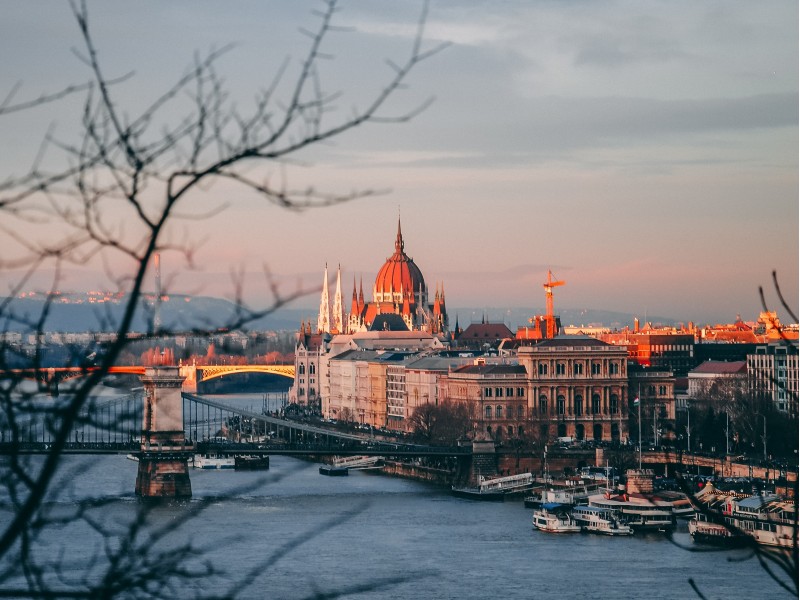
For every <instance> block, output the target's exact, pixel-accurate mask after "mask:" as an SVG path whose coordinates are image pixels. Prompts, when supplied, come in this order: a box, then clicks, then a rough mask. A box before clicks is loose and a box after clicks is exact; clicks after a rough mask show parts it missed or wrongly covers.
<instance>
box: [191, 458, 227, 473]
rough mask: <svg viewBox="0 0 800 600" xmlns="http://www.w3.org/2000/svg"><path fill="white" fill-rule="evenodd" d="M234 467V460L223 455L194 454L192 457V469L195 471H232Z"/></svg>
mask: <svg viewBox="0 0 800 600" xmlns="http://www.w3.org/2000/svg"><path fill="white" fill-rule="evenodd" d="M235 466H236V461H235V459H234V458H233V457H232V456H225V455H223V454H195V455H194V457H192V467H194V468H195V469H206V470H212V469H233V468H234V467H235Z"/></svg>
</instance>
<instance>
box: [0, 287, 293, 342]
mask: <svg viewBox="0 0 800 600" xmlns="http://www.w3.org/2000/svg"><path fill="white" fill-rule="evenodd" d="M11 306H12V309H11V310H13V313H14V314H15V315H17V316H20V317H22V318H23V320H28V321H33V322H35V321H36V320H37V319H38V317H39V315H40V314H41V312H42V310H43V308H44V306H45V300H44V298H43V297H41V296H39V297H34V298H15V299H14V301H13V304H12V305H11ZM124 308H125V303H124V298H113V299H108V300H103V301H98V300H97V299H93V301H92V302H90V301H89V299H88V298H87V297H84V296H83V295H80V294H68V295H64V296H62V297H60V298H59V299H57V300H56V301H54V302H53V303H52V304H51V305H50V308H49V314H48V316H47V320H46V322H45V324H44V327H43V329H44V331H47V332H62V333H80V332H86V331H95V332H112V331H115V330H116V326H117V324H118V323H119V322H120V319H121V317H122V314H123V310H124ZM308 314H309V311H308V310H292V309H284V310H281V311H280V312H276V313H275V314H272V315H268V316H266V317H263V318H261V319H257V320H255V321H253V322H252V324H251V325H250V326H249V327H248V329H254V330H268V331H279V330H286V329H298V328H299V325H300V320H301V319H302V318H306V319H307V318H308ZM235 315H236V306H235V305H234V304H233V303H232V302H230V301H228V300H223V299H220V298H210V297H205V296H182V295H177V296H175V295H173V296H170V297H169V300H168V301H163V302H162V303H161V323H162V326H163V327H164V329H170V330H191V329H206V330H214V329H218V328H220V327H223V326H224V325H226V324H227V323H229V322H230V321H231V320H233V319H234V318H235ZM152 320H153V308H152V299H151V298H143V299H142V300H141V301H140V303H139V308H138V309H137V312H136V315H135V316H134V321H133V325H132V327H131V329H132V331H134V332H137V333H145V332H147V331H148V330H150V329H151V328H152ZM0 327H2V328H3V329H5V330H7V331H18V332H30V331H31V330H30V328H28V327H26V326H25V325H23V324H20V323H19V322H12V321H10V320H7V321H6V322H5V323H3V324H2V325H0Z"/></svg>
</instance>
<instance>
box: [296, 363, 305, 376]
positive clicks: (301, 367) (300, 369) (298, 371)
mask: <svg viewBox="0 0 800 600" xmlns="http://www.w3.org/2000/svg"><path fill="white" fill-rule="evenodd" d="M297 374H298V375H305V374H306V366H305V365H304V364H303V363H300V368H299V369H298V370H297Z"/></svg>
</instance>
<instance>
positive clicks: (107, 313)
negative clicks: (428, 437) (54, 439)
mask: <svg viewBox="0 0 800 600" xmlns="http://www.w3.org/2000/svg"><path fill="white" fill-rule="evenodd" d="M124 300H125V297H124V296H104V297H97V296H95V297H90V296H89V295H84V294H65V295H63V296H59V297H57V298H56V299H55V301H54V302H53V303H52V304H51V307H50V312H49V315H48V318H47V321H46V322H45V326H44V331H46V332H61V333H81V332H86V331H96V332H111V331H114V330H115V329H116V327H115V326H116V324H117V323H119V321H120V318H121V317H122V311H123V309H124V306H125V304H124ZM44 303H45V299H44V297H43V296H42V295H36V296H33V297H25V298H14V299H13V301H12V304H11V306H12V307H13V308H12V310H13V312H14V314H16V315H22V316H25V317H26V318H27V319H28V320H32V321H34V322H35V321H36V320H37V319H38V316H39V315H40V314H41V311H42V309H43V308H44ZM543 313H544V309H543V308H538V307H537V308H520V307H514V308H498V307H482V308H472V307H466V308H448V315H449V317H450V327H451V328H453V327H455V324H456V321H458V325H459V326H460V327H462V328H465V327H467V326H468V325H469V324H470V323H480V322H481V321H483V320H485V321H487V322H492V323H498V322H502V323H505V324H506V325H507V326H508V327H509V328H510V329H511V330H512V331H515V330H516V328H517V327H519V326H525V325H527V324H528V319H529V318H530V317H532V316H533V315H535V314H543ZM236 314H237V310H236V305H235V304H234V303H233V302H230V301H229V300H225V299H222V298H212V297H207V296H184V295H171V296H169V299H168V300H165V301H162V303H161V322H162V325H163V327H164V329H167V330H178V331H185V330H191V329H206V330H215V329H218V328H220V327H224V326H225V325H226V324H227V323H229V322H230V321H231V320H232V319H234V318H235V315H236ZM152 315H153V298H152V296H145V297H143V298H142V299H141V300H140V302H139V308H138V310H137V312H136V315H135V318H134V322H133V326H132V330H133V331H134V332H138V333H145V332H147V331H148V330H150V329H151V328H152V325H151V324H152ZM559 316H560V317H561V324H562V325H564V326H567V325H576V326H580V325H585V326H588V325H597V326H603V327H610V328H623V327H625V326H629V327H633V320H634V317H638V318H639V319H640V321H641V323H642V325H644V323H645V322H646V321H649V322H651V323H653V324H662V325H667V326H672V325H675V324H676V321H675V320H674V319H669V318H666V317H657V316H645V315H632V314H629V313H622V312H615V311H607V310H596V309H563V310H560V311H559ZM309 319H312V326H313V325H314V324H315V322H316V310H314V309H310V308H292V307H285V308H281V309H279V310H277V311H275V312H274V313H273V314H270V315H267V316H266V317H262V318H260V319H256V320H254V321H253V322H252V323H250V324H249V325H248V326H247V328H246V329H248V330H257V331H281V330H296V329H299V328H300V323H301V321H308V320H309ZM1 327H2V329H3V330H6V331H15V332H26V333H31V332H32V330H30V329H29V328H27V327H25V326H23V325H21V324H19V323H15V322H12V321H10V320H7V321H6V322H5V323H3V325H2V326H1Z"/></svg>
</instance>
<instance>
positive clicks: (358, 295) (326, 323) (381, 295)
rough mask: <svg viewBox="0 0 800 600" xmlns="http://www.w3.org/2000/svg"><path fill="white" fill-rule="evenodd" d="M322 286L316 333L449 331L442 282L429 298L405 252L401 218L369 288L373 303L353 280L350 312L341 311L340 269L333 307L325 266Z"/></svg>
mask: <svg viewBox="0 0 800 600" xmlns="http://www.w3.org/2000/svg"><path fill="white" fill-rule="evenodd" d="M322 285H323V287H322V295H321V298H320V310H319V318H318V319H317V332H318V333H331V334H337V333H338V334H341V333H356V332H359V331H381V330H394V331H398V330H408V331H427V332H429V333H432V334H442V333H446V332H447V331H448V326H449V323H448V317H447V308H446V306H445V298H444V285H443V284H441V285H440V284H437V285H436V289H435V292H434V296H433V298H432V299H431V298H430V296H429V293H428V286H427V284H426V283H425V278H424V277H423V275H422V271H420V269H419V267H418V266H417V265H416V263H415V262H414V259H413V258H411V257H409V256H408V255H407V254H406V252H405V242H404V240H403V232H402V230H401V227H400V219H398V220H397V236H396V238H395V242H394V254H392V255H391V256H390V257H389V258H387V259H386V262H384V264H383V266H382V267H381V268H380V270H379V271H378V275H377V277H376V278H375V284H374V285H373V287H372V302H366V301H365V299H364V286H363V282H362V284H360V285H359V289H358V290H356V283H355V280H353V297H352V302H351V305H350V313H349V315H345V314H344V308H343V304H342V294H341V269H338V270H337V272H336V292H335V294H334V297H333V304H332V306H331V302H330V300H329V292H328V268H327V266H326V267H325V277H324V281H323V284H322Z"/></svg>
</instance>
